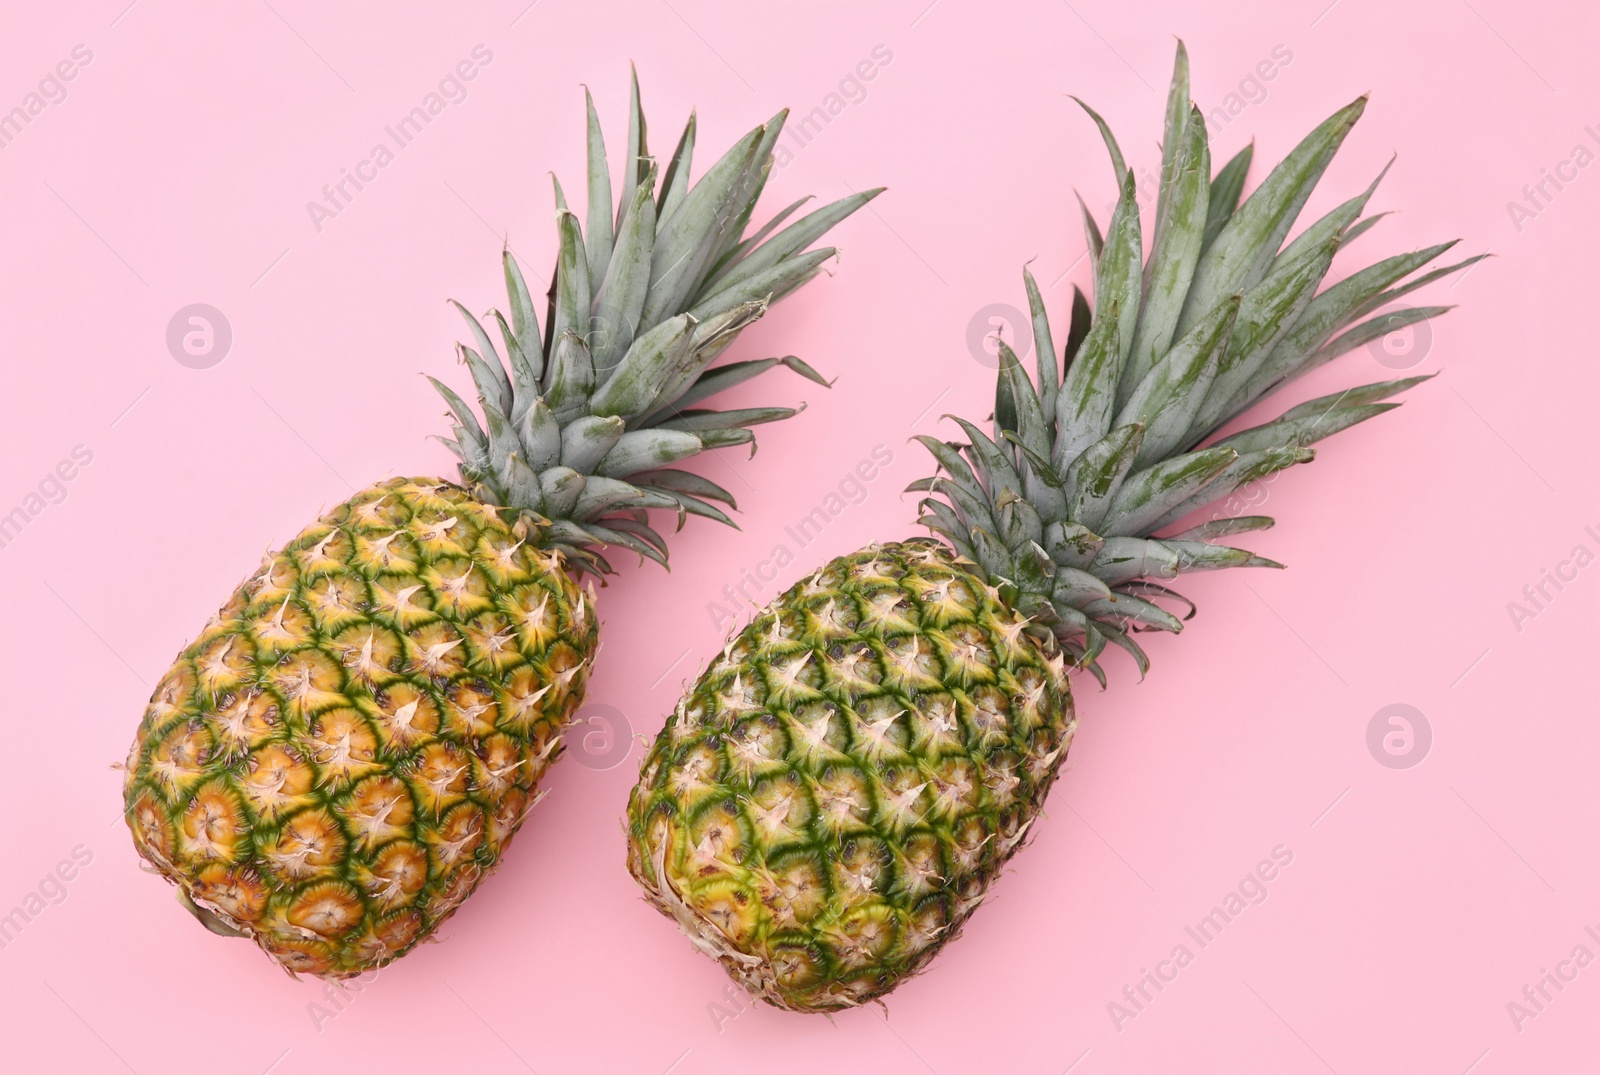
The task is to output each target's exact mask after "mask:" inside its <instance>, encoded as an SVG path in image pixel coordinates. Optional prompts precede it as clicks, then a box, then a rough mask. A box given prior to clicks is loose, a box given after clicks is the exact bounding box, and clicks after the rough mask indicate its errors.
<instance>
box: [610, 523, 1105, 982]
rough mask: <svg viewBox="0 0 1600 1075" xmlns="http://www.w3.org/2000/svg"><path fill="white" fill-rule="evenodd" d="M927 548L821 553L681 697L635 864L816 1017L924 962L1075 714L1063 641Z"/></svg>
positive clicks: (639, 833) (954, 926) (637, 808)
mask: <svg viewBox="0 0 1600 1075" xmlns="http://www.w3.org/2000/svg"><path fill="white" fill-rule="evenodd" d="M1026 627H1027V621H1026V620H1025V619H1024V618H1023V617H1021V616H1020V615H1018V614H1017V613H1016V612H1015V611H1014V610H1012V609H1011V608H1010V607H1009V606H1008V605H1006V604H1005V602H1004V601H1002V600H1001V599H1000V597H999V595H998V593H997V592H996V591H995V590H994V589H993V588H992V587H989V586H987V585H986V584H985V583H984V582H983V581H982V580H981V579H980V578H978V577H976V576H974V575H973V574H972V573H971V572H970V571H969V570H967V568H965V567H963V566H962V565H961V564H960V563H958V562H957V561H956V559H955V558H954V557H953V555H952V554H951V552H950V550H949V549H947V548H946V547H945V546H943V545H941V544H938V543H936V542H932V541H913V542H907V543H904V544H889V545H876V546H872V547H870V548H866V549H862V550H860V551H859V552H855V553H852V554H850V555H848V556H843V557H840V558H838V559H836V560H833V561H832V562H831V563H829V564H827V565H826V566H825V567H823V568H822V569H821V570H819V571H818V572H817V573H816V574H814V575H812V576H811V577H810V578H808V579H806V580H804V581H803V582H800V583H798V584H797V585H795V586H794V587H793V588H792V589H790V590H789V591H788V592H787V593H785V594H783V595H782V596H781V597H779V598H778V599H777V600H776V601H774V602H773V603H772V604H771V605H769V606H767V607H766V608H765V609H763V610H762V611H761V612H760V613H758V614H757V615H756V617H755V618H754V619H753V620H752V621H751V622H750V624H749V625H748V626H747V627H745V628H744V629H743V630H742V631H740V632H739V633H738V634H737V635H735V636H734V637H733V639H732V640H731V641H730V642H729V643H728V645H727V647H726V648H725V649H724V650H723V652H722V654H721V656H719V657H718V658H717V659H716V660H714V661H713V662H712V664H711V666H710V667H709V668H707V669H706V671H705V673H704V674H703V675H702V676H701V677H700V679H699V680H698V681H697V682H696V683H695V684H694V686H693V687H692V688H691V689H690V691H689V693H688V694H687V696H686V697H685V698H684V700H683V701H682V703H680V705H679V707H678V710H677V712H676V713H675V714H674V715H673V716H672V717H671V718H669V720H668V722H667V726H666V729H665V730H664V731H663V732H662V734H661V736H660V737H659V738H658V739H657V740H656V743H655V746H654V748H653V749H652V750H651V752H650V754H649V755H648V757H647V758H646V759H645V762H644V769H643V772H642V773H641V775H640V780H639V784H638V786H637V787H636V788H635V789H634V791H633V793H632V795H631V797H630V798H629V801H628V830H629V844H628V868H629V870H630V872H632V874H633V876H634V878H635V879H636V880H638V881H639V883H640V884H641V885H642V886H643V888H644V890H645V893H646V896H647V897H648V898H649V900H650V901H651V902H652V903H653V904H655V905H656V907H658V908H659V909H660V910H661V911H662V912H663V913H665V914H668V915H671V916H672V917H674V918H676V919H677V921H678V923H679V925H680V926H681V927H682V928H683V931H684V932H685V933H686V934H688V936H689V937H690V939H691V940H693V941H694V942H695V944H696V946H697V947H698V948H700V949H701V950H702V951H704V952H706V953H707V954H709V955H712V956H714V957H716V958H717V959H719V960H720V961H721V962H722V964H723V966H724V967H725V968H726V969H727V971H728V973H729V974H731V975H732V976H733V977H734V978H735V979H736V980H738V981H739V982H740V984H742V985H743V986H744V988H745V989H747V990H748V991H749V992H750V993H751V994H752V995H754V996H757V997H760V998H761V999H763V1000H766V1001H768V1002H770V1003H772V1004H775V1005H777V1006H779V1007H783V1008H790V1009H794V1010H798V1011H827V1010H833V1009H838V1008H846V1007H850V1006H853V1005H856V1004H860V1003H862V1002H863V1001H865V1000H869V999H872V998H874V997H877V996H881V995H882V994H884V993H887V992H888V991H889V990H891V989H893V988H894V987H895V986H896V985H897V984H898V983H899V982H900V981H902V980H903V979H904V978H905V977H907V976H908V975H911V974H914V973H915V972H916V971H918V970H920V969H921V968H922V967H923V965H924V964H926V963H927V961H928V960H930V959H932V958H933V956H934V954H935V953H937V952H938V950H939V949H940V948H941V947H943V945H944V944H945V943H946V942H947V941H949V940H950V939H951V938H952V937H954V936H955V935H956V933H957V932H958V931H959V930H960V928H961V924H962V923H963V922H964V921H965V920H966V918H967V916H968V915H970V914H971V913H972V912H973V910H974V909H976V907H977V906H978V904H979V902H980V901H981V900H982V899H983V895H984V893H985V891H987V889H988V886H989V884H990V882H991V881H993V880H994V878H995V876H996V875H997V874H998V873H999V870H1000V868H1001V866H1002V865H1003V864H1004V863H1005V861H1006V860H1007V859H1008V858H1010V857H1011V855H1012V853H1013V852H1015V851H1016V850H1017V848H1018V847H1019V846H1020V845H1021V843H1022V841H1023V839H1024V837H1025V836H1026V834H1027V830H1028V827H1029V825H1030V824H1031V821H1032V819H1033V818H1034V817H1035V816H1036V815H1037V813H1038V811H1039V808H1040V806H1041V805H1042V804H1043V801H1044V796H1045V793H1046V791H1047V790H1048V789H1049V787H1050V784H1051V783H1052V782H1053V780H1054V779H1055V774H1056V772H1057V770H1058V766H1059V762H1060V760H1061V758H1062V757H1064V756H1065V753H1066V750H1067V747H1068V745H1069V744H1070V743H1071V740H1072V733H1073V731H1074V729H1075V728H1076V722H1075V721H1074V720H1073V718H1072V697H1071V693H1070V691H1069V689H1068V686H1067V680H1066V668H1065V664H1064V662H1063V660H1062V657H1061V655H1060V654H1059V653H1058V652H1057V651H1056V647H1055V644H1054V640H1053V638H1051V637H1050V636H1049V635H1048V634H1043V635H1041V634H1040V632H1037V631H1032V632H1029V631H1026V630H1025V628H1026Z"/></svg>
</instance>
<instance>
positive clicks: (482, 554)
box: [124, 478, 598, 978]
mask: <svg viewBox="0 0 1600 1075" xmlns="http://www.w3.org/2000/svg"><path fill="white" fill-rule="evenodd" d="M536 539H537V535H536V534H534V533H529V532H528V531H527V529H526V527H525V526H518V527H516V528H515V529H514V528H513V527H512V526H510V525H508V524H507V523H506V522H505V521H503V519H502V518H501V515H500V513H498V512H497V511H496V510H495V509H494V508H491V507H488V506H486V505H485V504H483V503H482V502H480V501H479V500H477V499H476V498H474V497H473V496H472V495H471V494H469V493H468V492H467V491H466V490H464V489H462V488H460V487H459V486H456V485H453V484H450V483H448V482H445V481H443V480H440V479H426V478H424V479H408V478H396V479H392V480H389V481H385V482H382V483H379V484H377V485H374V486H372V487H370V488H368V489H365V490H363V491H361V492H359V493H357V494H356V495H355V496H353V497H351V498H350V499H349V500H348V501H346V502H345V503H343V504H341V505H339V506H338V507H337V508H335V509H333V510H332V511H331V512H329V513H328V514H326V515H324V516H323V517H322V518H321V519H318V520H317V521H316V522H315V523H313V524H312V525H311V526H309V527H307V528H306V529H305V530H304V531H302V532H301V533H300V534H299V535H298V536H297V537H295V538H294V540H292V541H290V542H289V543H288V544H287V545H286V546H284V548H283V549H282V550H281V551H279V552H276V553H273V554H270V555H269V556H267V557H266V558H265V560H264V561H263V563H262V566H261V569H260V571H259V572H258V573H256V574H255V575H254V576H253V577H251V578H250V579H248V580H247V581H246V582H244V583H243V584H242V585H241V586H240V587H239V588H238V590H236V591H235V592H234V594H233V596H232V597H231V598H230V599H229V601H228V603H227V604H225V605H224V606H223V607H222V609H221V611H219V612H218V613H217V615H216V617H215V618H213V620H212V621H211V622H210V623H209V624H208V625H207V626H206V628H205V630H204V631H203V632H202V633H201V634H200V637H199V638H197V639H195V641H194V642H193V643H192V644H191V645H189V646H188V647H187V648H186V649H185V650H184V651H183V652H182V653H181V654H180V655H179V656H178V659H177V660H176V661H175V662H174V663H173V665H172V667H171V668H170V669H169V670H168V671H167V672H166V674H165V675H164V676H162V679H161V683H160V686H158V687H157V688H156V691H155V694H154V696H153V697H152V698H151V700H150V706H149V708H148V709H147V710H146V711H145V715H144V719H143V721H142V723H141V724H140V727H139V733H138V736H137V738H136V739H135V742H134V745H133V749H132V751H131V753H130V754H129V758H128V762H127V773H126V782H125V785H124V797H125V804H126V808H127V819H128V824H129V826H130V828H131V829H132V830H133V837H134V842H135V845H136V846H137V848H138V850H139V853H140V854H141V855H142V856H143V857H144V858H145V859H146V860H147V861H148V862H149V863H150V865H151V866H152V867H154V869H155V870H157V871H158V872H160V873H161V874H162V875H163V876H165V877H166V878H167V879H168V880H169V881H172V882H173V883H175V884H177V885H178V886H179V887H180V888H181V889H182V892H183V895H184V896H186V897H187V900H188V902H189V903H190V904H192V906H193V907H194V908H195V909H196V911H197V914H199V915H200V917H201V918H202V920H204V921H206V922H207V923H208V924H209V925H211V926H212V927H213V928H216V929H219V930H232V931H237V932H239V933H243V934H245V935H247V936H249V937H251V938H252V939H254V940H255V942H256V943H257V944H258V945H260V946H261V948H262V949H263V950H264V951H265V952H266V953H267V954H268V955H269V956H270V957H272V959H273V960H275V961H276V962H277V963H279V964H280V965H281V966H283V967H284V968H286V969H288V970H289V971H291V972H295V973H305V974H315V975H321V976H324V977H329V978H343V977H349V976H352V975H356V974H360V973H362V972H364V971H367V970H371V969H373V968H376V967H380V966H382V965H384V964H385V963H388V962H389V961H391V960H393V959H395V958H397V957H398V956H400V955H402V954H404V953H405V952H406V951H408V950H409V949H410V948H412V947H413V946H414V945H416V944H417V943H419V942H420V941H422V940H424V939H426V938H427V937H428V936H429V935H430V934H431V933H433V931H434V930H436V929H437V928H438V927H439V925H440V924H441V923H442V922H444V921H445V919H447V918H449V917H450V915H451V913H452V912H454V910H455V909H456V907H457V906H458V905H459V904H460V903H461V901H462V900H464V899H465V898H466V897H467V896H468V895H469V894H470V893H471V892H472V891H473V890H474V889H475V888H476V887H477V886H478V884H479V883H480V882H482V881H483V879H484V878H485V877H487V876H488V875H489V873H490V872H492V871H493V869H494V868H495V865H496V864H497V863H498V862H499V860H500V856H501V855H502V854H503V853H504V852H505V849H506V846H507V845H508V844H509V843H510V841H511V838H512V836H513V835H515V833H516V831H517V829H518V827H519V826H520V825H521V824H522V821H523V818H524V816H525V815H526V814H527V812H528V810H529V808H530V807H531V805H532V803H533V802H534V800H535V795H536V789H537V787H538V783H539V778H540V776H541V775H542V774H543V773H544V771H545V769H546V767H547V766H548V765H549V764H550V763H551V762H552V761H553V760H554V758H555V757H556V756H557V754H558V753H559V751H560V743H559V737H560V734H561V731H562V728H563V726H564V725H565V723H566V722H567V720H568V719H569V718H570V717H571V714H572V711H573V709H574V708H576V706H577V704H578V700H579V699H580V698H581V697H582V694H583V689H584V685H585V681H586V679H587V677H588V673H589V667H590V662H591V659H592V658H593V656H594V651H595V647H596V644H597V638H598V634H597V627H598V625H597V622H596V619H595V614H594V608H593V603H592V595H591V594H590V593H588V592H586V591H583V590H580V589H579V587H578V585H577V584H576V582H574V580H573V578H572V577H571V575H569V573H568V572H567V571H566V570H564V566H565V565H564V559H563V557H562V556H561V555H560V554H559V553H555V552H547V551H543V550H541V549H539V548H538V547H536Z"/></svg>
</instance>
